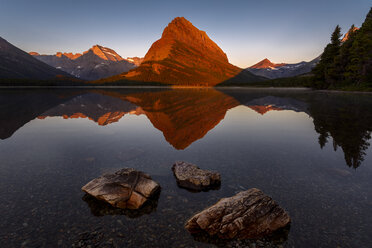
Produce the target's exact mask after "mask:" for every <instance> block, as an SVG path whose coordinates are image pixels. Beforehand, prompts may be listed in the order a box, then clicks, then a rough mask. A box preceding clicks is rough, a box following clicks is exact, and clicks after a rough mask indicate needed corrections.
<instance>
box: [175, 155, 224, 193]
mask: <svg viewBox="0 0 372 248" xmlns="http://www.w3.org/2000/svg"><path fill="white" fill-rule="evenodd" d="M172 171H173V173H174V176H175V177H176V179H177V183H178V186H180V187H182V188H186V189H189V190H197V191H201V190H208V189H212V188H216V187H219V185H220V184H221V175H220V174H219V173H218V172H214V171H208V170H202V169H200V168H199V167H198V166H196V165H194V164H190V163H186V162H182V161H179V162H176V163H175V164H174V165H173V167H172Z"/></svg>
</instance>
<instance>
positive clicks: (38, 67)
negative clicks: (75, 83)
mask: <svg viewBox="0 0 372 248" xmlns="http://www.w3.org/2000/svg"><path fill="white" fill-rule="evenodd" d="M57 76H67V77H71V75H69V74H68V73H66V72H63V71H60V70H58V69H56V68H54V67H51V66H49V65H47V64H45V63H43V62H41V61H39V60H37V59H35V58H34V57H33V56H31V55H29V54H28V53H26V52H24V51H22V50H21V49H19V48H17V47H15V46H13V45H12V44H10V43H9V42H7V41H6V40H4V39H3V38H1V37H0V78H9V79H18V78H22V79H54V78H56V77H57Z"/></svg>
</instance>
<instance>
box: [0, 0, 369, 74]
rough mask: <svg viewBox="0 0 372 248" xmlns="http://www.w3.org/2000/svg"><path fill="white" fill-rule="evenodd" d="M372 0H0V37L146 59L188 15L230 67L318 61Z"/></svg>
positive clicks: (50, 48) (28, 45)
mask: <svg viewBox="0 0 372 248" xmlns="http://www.w3.org/2000/svg"><path fill="white" fill-rule="evenodd" d="M371 6H372V2H371V0H312V1H310V0H309V1H300V0H288V1H287V0H282V1H279V0H272V1H270V0H261V1H257V0H254V1H251V0H241V1H238V0H229V1H219V0H214V1H209V0H197V1H194V0H187V1H177V0H168V1H162V0H157V1H155V0H153V1H136V0H131V1H123V0H122V1H110V0H106V1H103V0H102V1H96V0H74V1H71V0H0V36H1V37H3V38H4V39H6V40H8V41H9V42H11V43H12V44H14V45H16V46H18V47H19V48H21V49H23V50H25V51H27V52H29V51H37V52H39V53H43V54H54V53H55V52H57V51H61V52H74V53H76V52H82V51H85V50H87V49H88V48H90V47H91V46H93V45H95V44H100V45H103V46H107V47H110V48H112V49H114V50H115V51H116V52H118V53H119V54H120V55H121V56H123V57H128V56H144V55H145V54H146V52H147V50H148V49H149V48H150V46H151V44H152V43H153V42H154V41H156V40H157V39H159V38H160V36H161V33H162V31H163V29H164V27H165V26H166V25H167V24H168V23H169V22H170V21H171V20H172V19H173V18H174V17H177V16H184V17H186V18H187V19H188V20H189V21H191V22H192V23H193V24H194V25H195V26H196V27H197V28H199V29H201V30H204V31H206V32H207V34H208V35H209V37H210V38H212V39H213V40H214V41H215V42H216V43H217V44H218V45H219V46H220V47H221V48H222V49H223V50H224V51H225V52H226V54H227V56H228V57H229V60H230V62H231V63H233V64H235V65H237V66H240V67H248V66H250V65H252V64H254V63H256V62H258V61H260V60H262V59H263V58H266V57H267V58H269V59H270V60H271V61H273V62H287V63H292V62H299V61H302V60H306V61H307V60H311V59H313V58H315V57H316V56H318V55H319V54H320V53H321V52H322V51H323V48H324V46H325V45H326V44H327V43H328V41H329V37H330V34H331V32H332V31H333V29H334V27H335V26H336V25H337V24H339V25H340V26H341V28H342V31H343V32H345V31H347V29H348V28H349V27H350V26H351V25H352V24H355V25H356V26H360V25H361V24H362V22H363V21H364V19H365V16H366V14H367V13H368V11H369V8H370V7H371Z"/></svg>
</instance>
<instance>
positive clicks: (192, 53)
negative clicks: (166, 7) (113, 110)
mask: <svg viewBox="0 0 372 248" xmlns="http://www.w3.org/2000/svg"><path fill="white" fill-rule="evenodd" d="M242 72H243V70H242V69H240V68H238V67H236V66H234V65H232V64H230V63H229V61H228V59H227V56H226V54H225V53H224V52H223V51H222V49H221V48H219V47H218V46H217V44H216V43H214V42H213V41H212V40H211V39H210V38H209V37H208V35H207V34H206V33H205V32H204V31H201V30H199V29H197V28H196V27H195V26H193V25H192V23H191V22H189V21H188V20H186V19H185V18H183V17H177V18H175V19H174V20H173V21H172V22H171V23H169V25H168V26H167V27H166V28H165V29H164V31H163V34H162V36H161V38H160V39H159V40H157V41H156V42H155V43H153V44H152V46H151V48H150V49H149V51H148V52H147V54H146V56H145V58H144V60H143V62H142V64H141V65H140V66H139V67H138V68H136V69H133V70H131V71H129V72H128V73H123V74H121V75H118V76H114V77H111V78H108V79H106V80H104V82H113V81H120V80H124V81H125V80H127V81H140V82H160V83H167V84H175V85H194V86H195V85H198V86H214V85H217V84H219V83H222V82H224V81H226V80H229V79H231V78H234V77H235V76H238V75H239V76H240V77H241V78H242V75H241V73H242ZM243 75H244V78H243V80H245V81H246V82H248V81H257V80H259V78H258V77H256V76H254V75H253V74H251V73H250V72H245V71H244V72H243Z"/></svg>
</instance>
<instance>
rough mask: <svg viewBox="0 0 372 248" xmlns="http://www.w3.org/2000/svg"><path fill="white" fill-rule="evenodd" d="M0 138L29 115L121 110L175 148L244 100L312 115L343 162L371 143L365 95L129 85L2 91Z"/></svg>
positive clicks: (355, 162) (351, 162)
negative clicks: (141, 119) (128, 87)
mask: <svg viewBox="0 0 372 248" xmlns="http://www.w3.org/2000/svg"><path fill="white" fill-rule="evenodd" d="M0 95H1V97H0V139H7V138H9V137H11V136H12V135H13V134H14V133H15V132H16V131H17V130H18V129H20V128H22V126H24V125H25V124H26V123H28V122H30V121H32V120H34V119H36V118H37V119H41V120H42V119H46V118H48V117H63V118H64V119H73V118H88V119H89V120H91V121H94V122H96V123H97V124H98V125H101V126H106V125H110V124H112V123H116V122H118V121H120V119H121V118H122V117H123V116H125V115H131V114H135V115H146V117H147V118H148V119H149V120H150V122H151V123H152V125H153V126H154V127H155V128H157V129H158V130H160V131H161V132H162V133H163V135H164V138H165V139H166V140H167V142H168V143H169V144H171V145H172V146H173V147H174V148H175V149H177V150H183V149H186V148H187V147H189V146H190V145H191V144H192V143H193V142H195V141H197V140H199V139H202V138H203V137H204V136H205V135H206V134H207V133H208V132H209V131H210V130H212V129H213V128H214V127H216V126H217V125H218V124H219V123H220V122H221V120H223V119H224V117H225V114H226V112H227V111H228V110H229V109H232V108H234V107H237V106H239V105H244V106H247V107H249V108H251V109H252V110H254V111H255V112H257V114H259V115H264V114H266V113H267V112H269V111H282V110H291V111H295V112H303V113H306V114H307V115H309V116H310V117H311V118H312V119H313V123H314V128H315V131H316V132H317V133H318V134H319V145H320V147H321V148H323V147H324V146H325V144H326V143H327V142H332V143H333V147H334V150H337V149H338V147H340V148H341V149H342V151H343V153H344V156H345V161H346V164H347V165H348V166H350V167H354V168H357V167H359V166H360V165H361V163H362V162H363V160H364V157H365V155H366V150H367V149H368V147H369V146H370V143H369V140H370V138H371V130H372V112H371V107H372V99H371V97H368V96H363V95H353V94H336V93H314V92H310V91H299V92H296V91H280V90H272V91H270V90H266V91H265V90H262V91H259V90H256V91H254V90H253V91H244V90H236V89H226V90H215V89H173V90H171V89H165V90H163V89H156V90H155V89H151V90H150V89H131V90H124V89H122V90H87V91H85V90H73V91H71V90H58V91H56V90H54V91H26V92H22V93H20V92H16V91H2V92H1V93H0Z"/></svg>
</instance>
